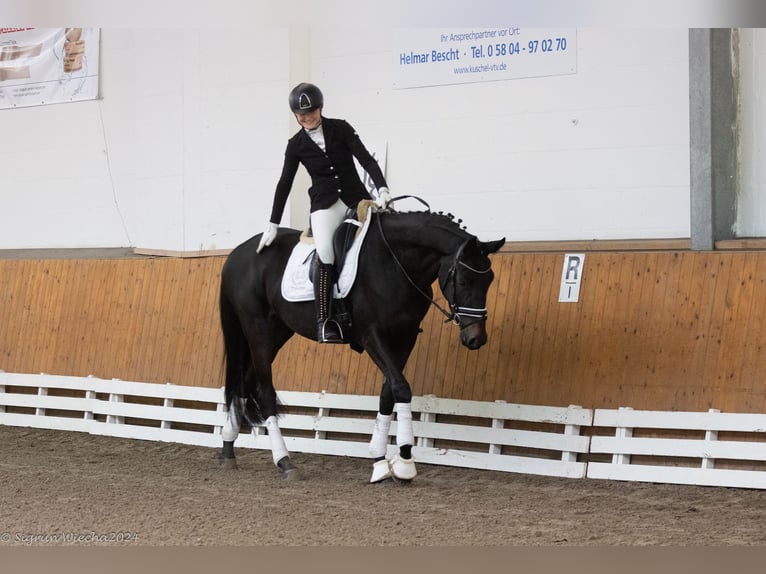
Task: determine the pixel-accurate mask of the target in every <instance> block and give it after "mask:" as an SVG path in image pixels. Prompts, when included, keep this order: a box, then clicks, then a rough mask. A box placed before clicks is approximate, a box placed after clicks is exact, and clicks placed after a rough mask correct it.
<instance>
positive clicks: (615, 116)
mask: <svg viewBox="0 0 766 574" xmlns="http://www.w3.org/2000/svg"><path fill="white" fill-rule="evenodd" d="M390 36H391V34H390V30H375V31H370V30H361V31H359V30H356V31H354V30H352V31H346V32H343V33H341V32H339V31H335V32H334V33H332V34H330V33H326V34H321V33H316V34H314V36H313V37H312V43H311V46H312V49H311V54H312V72H313V78H314V79H315V80H316V81H317V82H318V83H320V84H321V86H322V88H323V89H324V90H325V92H326V100H327V104H326V112H327V115H337V116H340V117H345V118H346V119H349V121H351V122H352V124H353V125H354V126H355V127H356V128H357V130H358V131H359V132H360V134H362V136H363V138H364V139H368V138H370V139H376V140H377V139H386V140H387V141H388V179H389V184H390V186H391V189H392V191H393V192H394V194H395V195H396V194H402V193H415V194H420V195H422V196H424V197H426V198H427V200H428V201H429V202H430V203H431V205H432V207H433V208H435V209H437V210H442V209H443V210H445V211H452V212H454V213H455V214H458V215H459V216H460V217H462V218H463V219H464V220H465V221H466V223H468V225H469V229H470V230H471V231H473V232H474V233H477V234H479V235H480V236H481V235H485V236H499V235H505V236H506V237H507V238H508V239H509V240H554V239H621V238H662V237H688V236H689V233H690V230H689V120H688V117H689V89H688V78H689V73H688V68H689V64H688V30H686V29H651V30H634V29H614V30H593V29H581V30H579V31H578V41H577V43H578V72H577V74H576V75H569V76H556V77H548V78H531V79H519V80H511V81H501V82H487V83H476V84H467V85H451V86H437V87H428V88H418V89H410V90H392V89H391V83H392V70H393V64H392V62H393V60H394V59H395V57H394V55H393V54H392V53H391V50H390V45H391V38H390Z"/></svg>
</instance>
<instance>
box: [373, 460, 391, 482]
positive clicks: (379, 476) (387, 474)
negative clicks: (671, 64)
mask: <svg viewBox="0 0 766 574" xmlns="http://www.w3.org/2000/svg"><path fill="white" fill-rule="evenodd" d="M391 476H392V474H391V466H390V465H389V464H388V461H387V460H386V459H381V460H378V461H375V462H374V463H372V477H370V484H374V483H376V482H382V481H384V480H386V479H389V478H391Z"/></svg>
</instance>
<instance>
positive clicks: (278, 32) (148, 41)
mask: <svg viewBox="0 0 766 574" xmlns="http://www.w3.org/2000/svg"><path fill="white" fill-rule="evenodd" d="M101 38H102V44H101V93H102V99H100V100H98V101H91V102H82V103H67V104H60V105H52V106H42V107H35V108H24V109H14V110H0V126H1V127H0V130H1V131H2V134H3V137H1V138H0V165H2V169H0V202H1V203H2V210H0V229H2V230H3V232H2V235H0V248H2V249H13V248H39V247H117V246H134V247H144V248H154V249H169V250H187V251H189V250H198V249H216V248H227V247H231V246H233V245H236V244H237V243H239V242H240V241H242V240H244V239H246V238H247V237H249V236H250V235H252V234H253V233H254V232H255V229H256V228H257V227H258V226H260V224H261V222H262V221H266V219H267V218H268V212H269V208H267V207H266V206H265V204H266V202H270V200H271V194H272V193H273V191H272V190H273V187H274V184H275V182H276V180H277V178H278V175H279V170H280V167H281V161H282V155H283V151H284V142H285V141H286V139H287V138H286V135H287V133H288V129H289V128H288V122H289V120H290V117H289V114H288V113H286V112H285V105H284V101H285V94H286V93H287V91H288V89H289V82H288V79H289V74H288V68H289V64H288V62H289V39H288V33H287V29H266V30H260V31H259V33H258V34H254V35H253V34H248V33H247V32H246V30H244V29H241V28H238V29H236V30H232V31H227V30H223V29H215V30H213V31H212V32H205V31H202V30H184V29H168V30H156V29H152V30H135V29H133V30H131V29H105V30H102V34H101Z"/></svg>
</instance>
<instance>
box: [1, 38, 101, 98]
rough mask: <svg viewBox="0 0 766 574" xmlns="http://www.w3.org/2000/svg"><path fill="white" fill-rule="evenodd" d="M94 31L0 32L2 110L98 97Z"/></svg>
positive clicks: (96, 44) (96, 53)
mask: <svg viewBox="0 0 766 574" xmlns="http://www.w3.org/2000/svg"><path fill="white" fill-rule="evenodd" d="M98 60H99V29H98V28H0V108H18V107H25V106H41V105H45V104H56V103H61V102H73V101H78V100H92V99H95V98H97V97H98V67H99V63H98Z"/></svg>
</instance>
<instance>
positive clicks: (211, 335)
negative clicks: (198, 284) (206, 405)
mask: <svg viewBox="0 0 766 574" xmlns="http://www.w3.org/2000/svg"><path fill="white" fill-rule="evenodd" d="M201 261H205V262H206V263H207V265H205V266H204V268H203V269H202V278H201V280H202V287H203V288H202V295H201V297H202V309H201V319H202V321H201V322H200V324H199V330H200V333H201V337H200V342H199V345H198V347H197V348H196V349H194V353H195V358H196V360H195V361H194V362H193V364H192V368H193V369H194V371H195V373H198V376H197V377H195V380H196V381H197V385H198V386H200V387H222V386H223V384H224V381H223V369H222V367H223V335H222V333H221V326H220V325H221V321H220V318H219V317H220V315H219V309H218V300H219V291H220V284H221V266H222V261H223V258H220V257H219V258H214V257H211V258H208V259H204V260H201Z"/></svg>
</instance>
